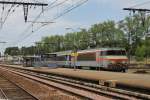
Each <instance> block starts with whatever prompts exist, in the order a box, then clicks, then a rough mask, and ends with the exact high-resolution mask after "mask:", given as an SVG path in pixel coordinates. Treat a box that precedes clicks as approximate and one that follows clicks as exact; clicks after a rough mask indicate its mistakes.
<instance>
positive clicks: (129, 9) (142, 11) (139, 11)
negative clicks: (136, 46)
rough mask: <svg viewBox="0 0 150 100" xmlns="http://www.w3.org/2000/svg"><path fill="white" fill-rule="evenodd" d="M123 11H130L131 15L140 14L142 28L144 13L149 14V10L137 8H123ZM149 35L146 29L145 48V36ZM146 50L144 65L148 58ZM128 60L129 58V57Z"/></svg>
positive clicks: (144, 18)
mask: <svg viewBox="0 0 150 100" xmlns="http://www.w3.org/2000/svg"><path fill="white" fill-rule="evenodd" d="M123 10H127V11H130V12H133V14H135V13H136V12H138V13H140V14H141V20H142V24H143V27H145V21H146V18H147V16H146V13H150V9H139V8H123ZM148 33H149V28H148V27H147V28H146V30H145V34H144V35H145V41H146V42H145V45H146V47H148V45H147V35H148ZM147 51H148V50H147V49H146V52H145V53H146V64H147V59H148V56H147ZM129 58H130V56H129Z"/></svg>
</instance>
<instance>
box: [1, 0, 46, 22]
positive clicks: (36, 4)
mask: <svg viewBox="0 0 150 100" xmlns="http://www.w3.org/2000/svg"><path fill="white" fill-rule="evenodd" d="M0 4H2V5H22V6H23V11H24V20H25V22H27V19H28V11H29V6H41V7H42V9H43V7H44V6H48V4H46V3H34V2H30V3H28V2H17V1H15V2H10V1H4V0H3V1H0Z"/></svg>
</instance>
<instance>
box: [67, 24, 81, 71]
mask: <svg viewBox="0 0 150 100" xmlns="http://www.w3.org/2000/svg"><path fill="white" fill-rule="evenodd" d="M65 29H66V30H72V31H73V32H74V33H76V30H75V29H73V28H70V27H67V28H65ZM77 29H80V30H82V29H83V28H77ZM73 47H74V50H73V53H72V56H73V57H74V59H73V62H74V70H76V60H77V56H78V54H77V49H78V48H77V46H76V44H75V36H74V37H73Z"/></svg>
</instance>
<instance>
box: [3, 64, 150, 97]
mask: <svg viewBox="0 0 150 100" xmlns="http://www.w3.org/2000/svg"><path fill="white" fill-rule="evenodd" d="M5 69H6V67H5ZM7 70H9V71H11V72H13V73H16V74H19V75H22V76H24V77H28V78H29V77H30V76H32V77H36V78H39V79H42V80H46V81H48V82H54V83H58V84H63V86H67V87H71V89H74V88H75V89H80V90H83V91H84V93H85V94H84V93H82V92H81V91H80V92H81V93H82V94H80V93H79V91H76V92H78V93H76V92H73V91H71V90H67V88H62V87H63V86H60V87H58V86H59V85H58V84H57V85H58V86H57V85H56V84H55V86H54V84H50V85H52V86H54V87H57V88H59V89H61V90H63V91H67V92H70V93H73V94H76V95H78V96H82V97H85V98H88V99H99V98H103V97H106V98H108V99H120V100H134V99H135V100H136V99H147V100H149V99H150V95H147V94H142V93H136V92H132V91H126V90H121V89H115V88H110V87H106V86H101V85H96V84H92V83H87V82H83V81H78V80H75V79H68V78H65V77H60V76H55V75H47V74H43V73H37V72H33V71H29V70H23V69H16V68H15V69H14V68H7ZM27 74H28V75H27ZM30 78H31V77H30ZM42 80H41V81H42ZM89 93H90V94H92V95H87V94H89ZM106 98H105V99H106ZM103 99H104V98H103Z"/></svg>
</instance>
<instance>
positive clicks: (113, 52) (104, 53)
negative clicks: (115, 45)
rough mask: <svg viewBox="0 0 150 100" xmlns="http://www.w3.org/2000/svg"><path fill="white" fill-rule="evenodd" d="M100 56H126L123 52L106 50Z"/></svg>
mask: <svg viewBox="0 0 150 100" xmlns="http://www.w3.org/2000/svg"><path fill="white" fill-rule="evenodd" d="M101 55H126V52H125V50H108V51H102V52H101Z"/></svg>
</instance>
